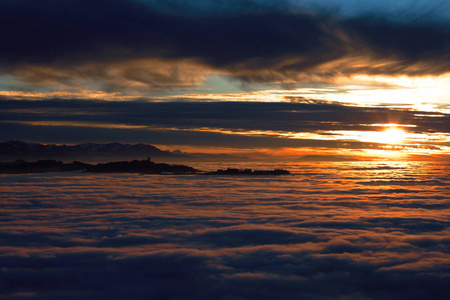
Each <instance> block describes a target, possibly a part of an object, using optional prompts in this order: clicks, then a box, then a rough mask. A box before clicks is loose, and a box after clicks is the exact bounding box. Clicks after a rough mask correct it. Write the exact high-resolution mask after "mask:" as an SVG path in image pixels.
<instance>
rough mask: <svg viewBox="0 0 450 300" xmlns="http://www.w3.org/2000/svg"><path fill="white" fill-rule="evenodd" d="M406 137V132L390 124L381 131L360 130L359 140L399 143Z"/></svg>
mask: <svg viewBox="0 0 450 300" xmlns="http://www.w3.org/2000/svg"><path fill="white" fill-rule="evenodd" d="M405 138H406V132H405V131H403V130H402V129H400V128H398V127H396V126H391V127H388V128H386V129H384V130H382V131H369V132H362V137H361V139H360V140H361V141H363V142H373V143H385V144H401V143H402V142H403V141H404V140H405Z"/></svg>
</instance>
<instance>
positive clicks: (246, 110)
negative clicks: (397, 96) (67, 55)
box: [0, 99, 450, 150]
mask: <svg viewBox="0 0 450 300" xmlns="http://www.w3.org/2000/svg"><path fill="white" fill-rule="evenodd" d="M293 100H296V101H294V102H286V103H257V102H250V103H249V102H194V101H193V100H189V101H185V102H180V100H178V102H144V101H142V102H137V101H130V102H119V101H114V102H113V101H111V102H107V101H93V100H91V101H89V105H87V104H86V103H87V102H86V101H84V100H41V101H25V100H21V101H9V100H3V101H1V100H0V103H1V105H2V107H3V111H2V112H1V113H0V117H1V119H2V122H0V128H2V130H1V133H0V139H1V140H4V141H6V140H12V139H21V140H25V141H35V142H52V143H79V142H110V141H118V142H128V143H142V142H145V143H150V144H166V145H193V146H213V147H229V148H255V147H259V148H278V147H328V148H347V149H377V148H379V147H380V146H382V144H380V143H382V141H378V142H379V143H373V142H372V143H371V142H362V141H360V140H358V138H355V137H351V136H349V137H348V138H346V132H356V133H358V132H359V133H361V134H363V133H364V132H365V131H367V130H382V129H383V127H382V126H378V127H377V126H372V125H374V124H387V123H393V124H404V125H407V126H410V127H407V128H405V130H407V131H409V132H410V133H411V134H414V135H417V136H418V139H417V140H412V141H411V142H410V143H411V144H412V145H419V146H421V147H425V148H427V147H429V149H430V150H431V149H438V148H439V147H441V146H446V145H447V146H448V140H447V139H448V135H449V132H448V129H449V128H450V125H449V116H448V115H446V114H441V115H439V117H436V114H435V113H429V112H418V111H412V110H411V111H409V110H398V109H390V108H386V107H384V108H383V107H380V108H377V107H374V108H367V107H355V106H344V105H339V104H335V103H329V102H323V101H312V100H306V99H293ZM424 134H426V135H428V136H430V139H429V140H423V138H424V137H423V135H424ZM420 138H421V139H422V140H421V139H420ZM446 142H447V144H446Z"/></svg>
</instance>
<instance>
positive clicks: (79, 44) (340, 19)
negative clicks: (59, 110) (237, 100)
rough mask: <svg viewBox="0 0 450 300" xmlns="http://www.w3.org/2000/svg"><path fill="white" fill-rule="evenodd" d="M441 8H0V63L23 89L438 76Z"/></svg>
mask: <svg viewBox="0 0 450 300" xmlns="http://www.w3.org/2000/svg"><path fill="white" fill-rule="evenodd" d="M331 4H332V3H331ZM445 5H446V4H445V3H442V2H436V3H434V5H433V7H434V9H433V10H431V11H425V12H424V13H423V15H418V14H417V9H416V10H415V11H412V12H411V13H410V14H411V17H408V16H409V13H408V10H406V11H404V12H403V15H402V17H398V18H397V17H396V16H397V15H396V14H395V13H394V15H393V13H392V12H390V11H389V9H387V10H386V11H380V10H376V11H375V12H372V13H371V12H370V11H368V12H367V11H360V12H359V13H357V12H358V10H357V9H356V10H354V11H353V13H352V14H348V13H340V12H339V10H336V11H334V10H332V9H328V10H327V9H324V8H322V7H315V8H314V6H311V5H307V3H305V5H300V4H295V3H293V2H288V1H282V2H280V3H277V2H275V1H249V0H245V1H230V2H219V3H218V4H213V2H212V1H194V2H192V1H190V2H189V3H188V4H187V3H183V2H180V1H168V2H164V1H137V0H127V1H125V0H100V1H95V2H92V1H87V0H69V1H63V2H61V1H54V0H44V1H39V2H38V3H37V2H36V1H32V0H19V1H2V2H1V3H0V20H1V21H0V22H1V25H2V28H3V30H2V31H3V32H2V44H3V46H2V47H1V49H0V57H1V59H0V68H1V70H2V72H3V73H4V74H12V75H14V76H17V78H18V79H19V81H25V82H26V83H27V84H30V83H32V84H35V85H48V84H59V85H62V86H64V87H66V88H80V86H81V87H83V88H88V89H89V88H90V89H95V88H97V89H102V90H104V89H115V90H121V91H123V90H126V88H127V87H129V88H132V89H135V90H136V91H139V87H140V86H141V88H142V87H145V88H147V90H148V89H150V90H153V89H158V88H172V89H173V88H181V87H185V86H186V85H196V84H198V83H199V82H200V81H201V80H202V78H203V76H205V75H206V74H210V73H216V74H217V73H218V74H225V75H230V76H233V77H236V78H239V79H241V80H244V81H247V82H248V81H250V82H253V81H256V82H265V83H269V82H284V83H289V82H296V81H311V80H313V81H314V80H328V78H332V77H334V76H341V75H354V74H387V75H399V74H407V75H425V74H432V75H439V74H443V73H446V72H448V71H449V70H450V64H449V57H448V53H449V52H450V43H449V36H450V27H449V23H448V19H445V18H444V17H442V15H439V11H440V10H439V8H441V9H443V8H444V7H443V6H445ZM342 6H343V7H344V8H345V7H346V5H345V4H342ZM330 7H339V5H336V6H330ZM355 7H356V8H358V7H359V6H355ZM436 8H438V9H436ZM341 11H343V12H345V9H343V10H341ZM434 15H436V16H437V17H436V18H433V17H434ZM89 84H90V85H91V86H89Z"/></svg>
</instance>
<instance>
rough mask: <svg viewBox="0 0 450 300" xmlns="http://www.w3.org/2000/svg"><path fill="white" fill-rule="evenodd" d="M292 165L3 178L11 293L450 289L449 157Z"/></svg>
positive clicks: (0, 188) (371, 293) (330, 293)
mask: <svg viewBox="0 0 450 300" xmlns="http://www.w3.org/2000/svg"><path fill="white" fill-rule="evenodd" d="M209 167H211V168H212V166H209ZM260 167H264V168H268V167H272V168H273V167H277V166H275V165H265V166H262V165H261V166H260ZM286 167H287V166H286ZM288 169H289V170H291V171H293V172H292V173H293V174H292V175H286V176H279V177H263V176H261V177H257V176H255V177H252V176H248V177H233V176H204V175H192V176H190V175H189V176H175V175H168V176H159V175H141V174H118V173H116V174H88V173H77V172H73V173H47V174H20V175H0V203H1V210H0V299H8V300H12V299H32V300H35V299H46V300H48V299H50V300H51V299H127V300H128V299H223V300H225V299H227V300H228V299H230V300H231V299H236V300H237V299H314V300H316V299H317V300H319V299H395V300H399V299H446V297H448V295H449V292H450V290H449V289H450V286H449V284H448V283H449V282H450V251H449V250H450V226H449V225H450V220H449V209H450V201H449V200H450V193H449V191H450V189H449V183H450V182H449V178H448V173H449V170H450V165H448V164H447V165H445V164H436V163H419V162H417V163H407V162H405V163H381V162H372V163H363V162H351V163H350V162H346V163H326V164H325V163H315V164H306V163H305V164H298V165H291V166H289V167H288Z"/></svg>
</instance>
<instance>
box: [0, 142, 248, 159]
mask: <svg viewBox="0 0 450 300" xmlns="http://www.w3.org/2000/svg"><path fill="white" fill-rule="evenodd" d="M148 157H150V158H151V159H152V160H154V159H156V160H159V161H161V160H166V161H178V160H180V161H202V160H222V159H225V158H226V159H227V160H233V159H235V160H242V159H245V158H240V157H237V156H232V155H226V154H225V155H224V154H217V155H216V154H205V155H202V154H192V155H191V154H188V153H184V152H181V151H178V150H177V151H173V152H171V151H163V150H160V149H158V148H156V147H155V146H152V145H148V144H121V143H109V144H95V143H85V144H78V145H55V144H38V143H25V142H22V141H8V142H2V143H0V161H15V160H39V159H56V160H62V161H73V160H81V161H88V162H106V161H112V160H132V159H138V160H140V159H147V158H148Z"/></svg>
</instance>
